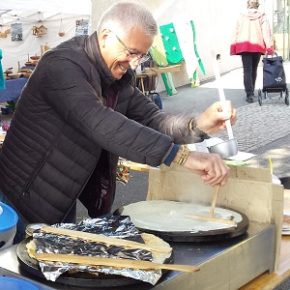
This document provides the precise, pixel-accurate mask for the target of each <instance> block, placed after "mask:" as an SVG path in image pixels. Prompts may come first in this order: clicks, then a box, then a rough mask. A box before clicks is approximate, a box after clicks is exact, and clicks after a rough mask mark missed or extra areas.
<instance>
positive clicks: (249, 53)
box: [231, 0, 273, 103]
mask: <svg viewBox="0 0 290 290" xmlns="http://www.w3.org/2000/svg"><path fill="white" fill-rule="evenodd" d="M258 8H259V0H248V1H247V11H246V13H242V14H241V15H240V17H239V19H238V21H237V25H236V31H235V35H234V41H233V43H232V45H231V55H241V57H242V63H243V70H244V87H245V92H246V101H247V102H248V103H253V101H254V99H253V97H254V90H255V82H256V77H257V68H258V64H259V61H260V58H261V55H262V54H265V53H268V54H272V53H273V41H272V36H271V31H270V27H269V22H268V20H267V17H266V15H265V13H262V12H259V11H258Z"/></svg>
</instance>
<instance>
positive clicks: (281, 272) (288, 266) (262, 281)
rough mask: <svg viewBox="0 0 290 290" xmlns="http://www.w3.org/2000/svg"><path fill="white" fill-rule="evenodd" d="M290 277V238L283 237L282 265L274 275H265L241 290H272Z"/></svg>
mask: <svg viewBox="0 0 290 290" xmlns="http://www.w3.org/2000/svg"><path fill="white" fill-rule="evenodd" d="M289 277H290V236H282V243H281V253H280V264H279V267H278V270H277V271H276V272H273V273H264V274H262V275H260V276H258V277H257V278H256V279H254V280H252V281H251V282H249V283H247V284H246V285H244V286H243V287H241V288H240V290H272V289H274V288H275V287H277V286H278V285H280V284H281V283H282V282H283V281H285V280H286V279H287V278H289Z"/></svg>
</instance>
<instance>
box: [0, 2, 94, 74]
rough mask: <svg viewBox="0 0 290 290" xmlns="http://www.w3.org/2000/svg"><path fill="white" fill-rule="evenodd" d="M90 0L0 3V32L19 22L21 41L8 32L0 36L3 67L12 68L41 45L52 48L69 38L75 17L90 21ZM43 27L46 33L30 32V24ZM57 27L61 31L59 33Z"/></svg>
mask: <svg viewBox="0 0 290 290" xmlns="http://www.w3.org/2000/svg"><path fill="white" fill-rule="evenodd" d="M90 15H91V0H82V1H79V0H61V1H60V0H49V1H44V0H9V1H1V2H0V32H1V33H3V32H5V31H6V30H7V29H10V26H11V24H14V23H21V25H22V30H23V32H22V40H21V41H12V40H11V34H8V35H7V37H1V38H0V48H1V49H2V51H3V59H2V65H3V69H4V70H5V69H7V68H10V67H13V70H14V71H16V70H17V69H18V67H19V66H20V67H21V66H23V65H24V64H25V62H26V61H27V60H28V56H29V55H30V56H31V55H40V54H41V46H43V45H46V46H48V47H54V46H56V45H58V44H59V43H61V42H63V41H65V40H67V39H69V38H71V37H73V36H74V35H75V30H76V20H90ZM41 25H43V26H45V27H46V28H47V33H46V34H45V35H43V36H41V37H37V36H35V35H33V31H32V29H33V27H34V26H37V27H39V26H41ZM60 30H61V31H62V32H64V35H63V36H62V37H60V36H59V32H60Z"/></svg>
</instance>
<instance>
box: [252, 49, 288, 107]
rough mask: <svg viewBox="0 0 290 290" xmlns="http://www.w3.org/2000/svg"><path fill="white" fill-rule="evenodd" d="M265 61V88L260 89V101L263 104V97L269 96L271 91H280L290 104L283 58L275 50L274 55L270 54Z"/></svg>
mask: <svg viewBox="0 0 290 290" xmlns="http://www.w3.org/2000/svg"><path fill="white" fill-rule="evenodd" d="M262 62H263V89H262V90H261V89H259V90H258V102H259V105H260V106H262V102H263V99H267V98H268V94H269V93H280V98H283V95H284V101H285V104H286V105H287V106H289V93H288V88H287V83H286V77H285V71H284V67H283V58H282V57H281V56H278V54H277V53H276V52H275V53H274V54H273V55H272V56H269V55H268V54H266V55H265V57H264V58H263V60H262Z"/></svg>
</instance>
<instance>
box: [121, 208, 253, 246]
mask: <svg viewBox="0 0 290 290" xmlns="http://www.w3.org/2000/svg"><path fill="white" fill-rule="evenodd" d="M221 208H223V209H227V210H231V211H234V212H236V213H238V214H240V215H241V216H242V221H241V222H239V223H237V226H236V227H230V228H224V229H216V230H208V231H199V232H190V231H156V230H150V229H147V228H142V227H138V226H136V227H137V228H138V229H139V230H140V231H141V232H145V233H150V234H153V235H155V236H158V237H160V238H161V239H163V240H165V241H167V242H185V243H187V242H193V243H195V242H196V243H199V242H216V241H224V240H228V239H233V238H236V237H239V236H241V235H244V234H246V232H247V230H248V227H249V219H248V217H247V216H246V215H245V214H243V213H241V212H238V211H236V210H232V209H230V208H226V207H221ZM122 211H123V208H122V207H121V208H120V209H118V210H117V211H116V214H120V215H122Z"/></svg>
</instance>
